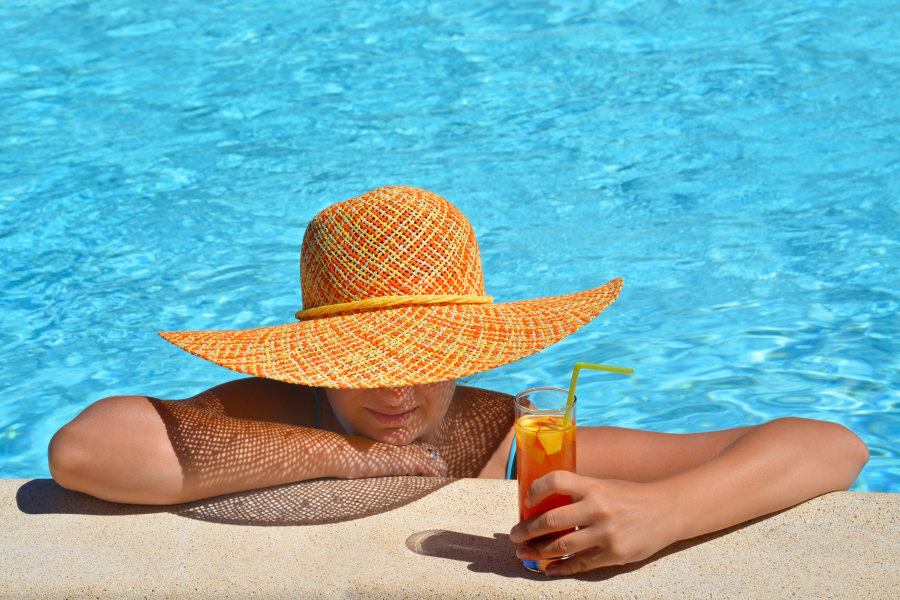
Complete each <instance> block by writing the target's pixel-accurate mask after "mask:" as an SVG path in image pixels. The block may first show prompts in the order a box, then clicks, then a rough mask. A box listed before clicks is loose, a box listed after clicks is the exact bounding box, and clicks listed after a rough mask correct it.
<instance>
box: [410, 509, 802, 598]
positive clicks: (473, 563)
mask: <svg viewBox="0 0 900 600" xmlns="http://www.w3.org/2000/svg"><path fill="white" fill-rule="evenodd" d="M785 510H789V509H785ZM782 512H784V511H778V512H775V513H772V514H769V515H765V516H762V517H758V518H756V519H752V520H750V521H747V522H745V523H741V524H739V525H735V526H733V527H729V528H727V529H722V530H720V531H715V532H712V533H707V534H705V535H701V536H697V537H695V538H691V539H687V540H680V541H678V542H675V543H674V544H671V545H669V546H667V547H665V548H663V549H662V550H660V551H659V552H657V553H656V554H654V555H652V556H650V557H648V558H645V559H644V560H640V561H636V562H632V563H628V564H624V565H613V566H609V567H601V568H599V569H594V570H592V571H588V572H586V573H578V574H577V575H571V576H569V577H566V579H576V580H578V581H586V582H600V581H606V580H608V579H612V578H614V577H618V576H619V575H624V574H626V573H631V572H633V571H637V570H638V569H641V568H643V567H645V566H646V565H649V564H651V563H654V562H656V561H658V560H660V559H662V558H665V557H667V556H671V555H673V554H677V553H679V552H683V551H685V550H688V549H690V548H693V547H694V546H697V545H699V544H703V543H706V542H709V541H712V540H715V539H718V538H720V537H723V536H726V535H728V534H731V533H734V532H736V531H739V530H741V529H743V528H745V527H748V526H750V525H753V524H755V523H759V522H761V521H765V520H767V519H770V518H772V517H774V516H776V515H779V514H781V513H782ZM518 546H519V544H516V543H514V542H512V541H511V540H510V539H509V535H508V534H506V533H495V534H493V537H485V536H480V535H473V534H469V533H461V532H458V531H448V530H445V529H430V530H427V531H420V532H417V533H414V534H412V535H411V536H409V538H407V540H406V547H407V548H408V549H409V550H410V551H411V552H413V553H415V554H419V555H421V556H431V557H435V558H443V559H447V560H458V561H463V562H468V563H469V566H468V569H469V570H470V571H473V572H475V573H493V574H495V575H500V576H501V577H507V578H510V579H527V580H533V581H546V580H547V576H546V575H544V574H541V573H535V572H533V571H529V570H528V569H526V568H525V567H524V566H523V565H522V561H521V560H519V559H518V558H517V557H516V548H518Z"/></svg>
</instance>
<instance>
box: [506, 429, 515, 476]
mask: <svg viewBox="0 0 900 600" xmlns="http://www.w3.org/2000/svg"><path fill="white" fill-rule="evenodd" d="M506 478H507V479H516V438H513V441H512V444H510V447H509V459H508V460H507V461H506Z"/></svg>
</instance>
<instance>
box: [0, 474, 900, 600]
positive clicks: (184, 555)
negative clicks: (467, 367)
mask: <svg viewBox="0 0 900 600" xmlns="http://www.w3.org/2000/svg"><path fill="white" fill-rule="evenodd" d="M515 521H516V500H515V483H514V482H510V481H485V480H471V479H468V480H452V479H425V478H415V477H394V478H383V479H368V480H358V481H335V480H318V481H309V482H304V483H298V484H292V485H285V486H280V487H276V488H269V489H265V490H257V491H254V492H246V493H243V494H233V495H230V496H221V497H218V498H213V499H210V500H206V501H201V502H195V503H192V504H184V505H179V506H172V507H152V506H131V505H120V504H110V503H107V502H103V501H101V500H97V499H94V498H92V497H90V496H86V495H84V494H79V493H77V492H70V491H68V490H64V489H62V488H60V487H59V486H57V485H56V484H55V483H54V482H53V481H51V480H45V479H36V480H24V479H5V480H0V597H3V598H138V597H140V598H251V597H253V598H522V599H524V598H566V599H575V598H661V599H662V598H717V599H718V598H861V599H863V598H864V599H873V598H885V599H892V600H893V599H897V598H900V495H896V494H864V493H848V492H843V493H835V494H828V495H826V496H822V497H820V498H816V499H814V500H811V501H809V502H806V503H804V504H802V505H800V506H797V507H795V508H793V509H791V510H788V511H784V512H781V513H777V514H774V515H770V516H768V517H763V518H761V519H755V520H753V521H750V522H748V523H745V524H744V525H742V526H739V527H734V528H731V529H729V530H726V531H722V532H718V533H715V534H710V535H706V536H703V537H701V538H697V539H694V540H687V541H683V542H679V543H677V544H674V545H673V546H670V547H669V548H666V549H665V550H663V551H661V552H660V553H658V554H657V555H655V556H653V557H651V558H650V559H648V560H645V561H642V562H640V563H635V564H630V565H627V566H623V567H613V568H606V569H601V570H597V571H595V572H592V573H589V574H584V575H579V576H575V577H570V578H565V579H549V578H547V577H544V576H541V575H536V574H533V573H531V572H529V571H527V570H525V569H524V568H523V567H522V566H521V563H520V562H519V561H518V560H517V559H516V558H515V556H514V554H513V553H514V549H515V545H514V544H513V543H511V542H510V541H509V538H508V537H507V533H508V532H509V529H510V527H511V526H512V525H513V524H514V522H515Z"/></svg>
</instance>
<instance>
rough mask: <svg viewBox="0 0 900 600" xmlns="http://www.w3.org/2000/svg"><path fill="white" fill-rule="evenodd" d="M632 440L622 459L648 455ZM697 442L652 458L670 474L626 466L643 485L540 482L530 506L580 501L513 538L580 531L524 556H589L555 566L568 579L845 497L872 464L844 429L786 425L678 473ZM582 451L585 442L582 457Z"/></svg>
mask: <svg viewBox="0 0 900 600" xmlns="http://www.w3.org/2000/svg"><path fill="white" fill-rule="evenodd" d="M732 431H736V430H732ZM579 435H580V433H579ZM627 437H628V436H625V437H624V438H621V439H620V440H619V442H620V446H619V447H618V448H617V449H616V450H615V452H618V453H622V454H626V455H627V454H630V453H631V452H633V453H635V454H640V452H642V450H641V449H639V448H637V447H634V448H629V446H628V444H627V443H626V441H625V440H627ZM679 437H680V440H679ZM635 439H637V438H635ZM660 439H662V438H660ZM697 440H698V438H693V439H692V438H691V437H690V436H675V437H673V438H670V443H669V444H668V445H666V444H662V445H661V449H664V450H665V451H666V452H667V455H665V456H659V457H657V459H654V458H653V457H645V458H644V462H647V463H653V462H657V460H658V461H659V462H660V464H663V465H668V467H667V468H664V469H656V468H655V467H652V466H643V467H640V466H638V465H636V464H633V463H628V462H627V461H626V463H627V464H630V465H631V466H630V467H629V468H631V469H633V470H634V474H635V475H636V477H634V478H633V479H635V480H637V481H644V482H646V483H635V482H634V481H622V480H613V479H595V478H593V477H585V476H582V475H575V474H570V473H564V472H561V471H557V472H554V473H551V474H549V475H547V476H545V477H543V478H541V479H539V480H537V481H536V482H535V483H534V484H533V485H532V486H531V489H530V490H529V494H528V503H529V504H530V505H532V506H533V505H535V504H537V503H539V502H540V501H541V500H543V499H544V498H546V497H547V496H548V495H550V494H551V493H559V494H565V495H570V496H571V497H572V501H573V504H572V505H571V506H566V507H562V508H558V509H554V510H552V511H548V512H547V513H545V514H544V515H541V516H538V517H534V518H532V519H528V520H526V521H523V522H521V523H519V524H518V525H516V527H514V528H513V530H512V532H511V534H510V537H511V538H512V539H513V540H514V541H517V542H527V541H528V540H532V539H534V538H537V537H539V536H542V535H546V534H548V533H553V532H558V531H565V530H568V529H570V528H572V527H575V526H578V527H579V530H578V531H576V532H574V533H571V534H568V535H564V536H562V537H560V538H557V539H554V540H550V541H545V542H533V543H528V544H524V545H523V547H521V548H520V551H519V556H520V557H521V558H527V559H530V560H536V559H538V558H552V557H555V556H562V555H565V554H570V553H577V552H580V554H576V555H575V556H573V557H572V558H570V559H567V560H563V561H556V562H554V563H552V564H551V565H550V570H549V571H548V572H550V573H551V574H560V575H570V574H574V573H579V572H582V571H586V570H589V569H594V568H597V567H601V566H607V565H613V564H624V563H628V562H633V561H636V560H642V559H644V558H647V557H648V556H651V555H652V554H654V553H655V552H657V551H658V550H660V549H662V548H664V547H665V546H668V545H669V544H671V543H673V542H675V541H677V540H680V539H686V538H690V537H694V536H697V535H701V534H703V533H708V532H711V531H717V530H719V529H723V528H725V527H729V526H731V525H736V524H738V523H742V522H744V521H747V520H749V519H752V518H754V517H758V516H761V515H765V514H768V513H771V512H774V511H777V510H781V509H784V508H788V507H790V506H793V505H795V504H798V503H800V502H803V501H805V500H808V499H810V498H813V497H815V496H819V495H821V494H825V493H827V492H832V491H837V490H845V489H847V488H849V487H850V486H851V485H852V484H853V482H854V481H855V480H856V477H857V475H859V472H860V470H861V469H862V467H863V466H864V465H865V464H866V462H867V461H868V457H869V453H868V449H867V448H866V446H865V444H863V442H862V440H860V439H859V438H858V437H857V436H856V435H854V434H853V433H852V432H850V431H849V430H848V429H846V428H845V427H843V426H841V425H836V424H834V423H826V422H821V421H812V420H807V419H778V420H776V421H772V422H770V423H766V424H765V425H760V426H758V427H754V428H752V429H750V430H749V431H745V432H744V433H742V434H741V435H740V436H739V437H737V439H736V440H734V441H733V442H731V443H730V444H728V445H727V447H725V448H724V449H723V450H722V451H721V452H718V453H717V454H715V455H714V456H712V457H710V458H708V460H704V461H703V462H701V463H700V464H696V465H694V466H691V467H690V468H687V469H686V470H682V471H680V472H676V471H677V466H678V464H677V463H678V462H679V461H678V460H677V459H674V460H673V458H672V456H671V455H672V454H678V453H679V448H678V446H679V443H680V444H682V445H683V446H684V448H683V449H686V450H687V452H688V453H689V454H690V453H692V452H696V451H697ZM707 441H708V440H707ZM701 445H702V444H701ZM580 447H581V442H580V440H579V452H581V450H580ZM700 454H701V455H702V452H701V453H700ZM607 469H609V467H607ZM666 470H671V471H673V472H669V473H664V474H663V476H662V477H661V478H659V479H656V480H653V479H652V477H650V476H649V475H651V474H653V473H654V472H657V471H659V472H664V471H666ZM579 471H581V463H580V462H579ZM626 471H627V469H626ZM607 472H608V471H607ZM626 474H627V473H626ZM553 569H556V570H555V572H554V571H553Z"/></svg>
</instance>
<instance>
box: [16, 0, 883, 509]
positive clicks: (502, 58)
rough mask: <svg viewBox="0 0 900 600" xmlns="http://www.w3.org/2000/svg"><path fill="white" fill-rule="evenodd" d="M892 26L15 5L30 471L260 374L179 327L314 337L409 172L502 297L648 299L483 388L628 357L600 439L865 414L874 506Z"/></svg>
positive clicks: (832, 18)
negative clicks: (102, 433) (307, 322)
mask: <svg viewBox="0 0 900 600" xmlns="http://www.w3.org/2000/svg"><path fill="white" fill-rule="evenodd" d="M890 6H892V5H891V4H889V3H882V2H868V3H865V2H854V3H846V2H817V1H809V0H801V1H800V2H797V3H791V4H790V5H788V6H785V7H778V6H773V5H772V4H771V3H765V2H760V1H755V2H748V3H741V4H739V5H735V4H733V3H723V2H712V1H704V2H698V3H691V4H690V5H679V4H677V3H673V2H654V1H648V2H628V1H621V2H617V1H613V2H603V3H600V2H560V3H540V4H537V3H511V2H495V3H485V2H480V1H479V2H424V1H422V2H415V1H413V2H384V1H382V2H344V1H341V2H337V1H333V2H309V3H289V2H277V1H268V2H264V3H263V2H255V1H250V0H247V1H240V2H239V1H218V2H212V3H206V2H205V3H200V2H182V3H168V4H165V5H161V6H151V5H144V6H139V5H138V3H129V2H117V1H114V0H110V1H98V2H90V3H88V2H72V1H66V0H48V1H42V2H38V3H34V2H28V3H25V2H11V3H4V4H3V5H2V6H0V35H2V37H3V39H4V40H5V41H4V44H3V45H2V46H0V60H2V65H3V68H2V70H0V107H2V108H3V120H2V124H0V128H2V132H3V135H2V139H0V149H2V150H0V152H2V156H3V160H2V162H0V169H2V178H0V206H2V211H0V215H2V224H0V227H2V237H0V248H2V256H3V266H4V268H3V270H2V273H0V278H2V279H0V289H2V290H3V293H2V295H0V302H2V312H0V319H2V328H0V335H2V343H3V348H4V352H3V353H2V355H0V365H2V366H0V385H2V389H3V394H2V396H0V476H3V477H47V476H48V475H49V473H48V470H47V462H46V446H47V442H48V441H49V439H50V436H51V435H52V434H53V432H55V431H56V429H58V428H59V427H60V426H61V425H62V424H64V423H65V422H67V421H68V420H70V419H71V418H73V417H74V416H75V415H76V414H77V413H78V412H79V411H80V410H82V409H83V408H84V407H85V406H86V405H88V404H89V403H91V402H93V401H95V400H98V399H99V398H102V397H104V396H107V395H114V394H123V393H138V394H147V395H153V396H157V397H163V398H181V397H186V396H189V395H191V394H194V393H196V392H198V391H200V390H202V389H204V388H206V387H209V386H211V385H214V384H216V383H218V382H221V381H223V380H227V379H231V378H234V377H238V376H239V375H237V374H236V373H233V372H231V371H227V370H225V369H222V368H219V367H216V366H214V365H211V364H209V363H206V362H204V361H202V360H200V359H197V358H194V357H192V356H190V355H188V354H186V353H184V352H182V351H180V350H178V349H176V348H175V347H174V346H171V345H169V344H168V343H166V342H165V341H163V340H162V339H161V338H159V337H158V336H157V335H156V333H155V332H156V331H158V330H192V329H232V328H247V327H253V326H264V325H274V324H277V323H283V322H288V321H291V320H292V315H293V313H294V311H296V310H297V309H298V308H299V307H300V306H301V298H300V291H299V282H298V260H299V253H300V241H301V239H302V236H303V230H304V227H305V225H306V223H307V222H308V221H309V219H310V218H311V217H312V216H313V215H314V214H315V213H316V212H317V211H319V210H320V209H322V208H324V207H325V206H327V205H329V204H332V203H334V202H336V201H340V200H344V199H347V198H351V197H354V196H357V195H359V194H361V193H363V192H366V191H368V190H370V189H373V188H376V187H379V186H382V185H393V184H401V185H414V186H418V187H423V188H426V189H429V190H432V191H434V192H436V193H439V194H441V195H443V196H444V197H445V198H447V199H448V200H450V201H451V202H453V203H455V204H456V205H457V206H459V207H460V208H461V209H462V210H463V212H464V213H465V214H466V215H467V216H468V217H469V219H470V220H471V221H472V223H473V225H474V227H475V230H476V233H477V235H478V239H479V243H480V247H481V250H482V255H483V260H484V270H485V274H486V278H485V279H486V287H487V291H488V293H490V294H493V295H494V296H495V297H496V298H497V300H498V301H511V300H518V299H523V298H530V297H538V296H547V295H554V294H561V293H568V292H574V291H578V290H581V289H585V288H588V287H593V286H597V285H601V284H603V283H605V282H606V281H608V280H609V279H611V278H613V277H615V276H622V277H624V279H625V289H624V291H623V293H622V295H621V297H620V298H619V300H618V301H617V302H616V303H615V304H614V305H613V306H612V307H610V308H609V309H608V310H607V311H605V312H604V313H603V315H602V316H601V317H600V318H599V319H598V320H597V321H595V322H594V323H592V324H591V325H589V326H588V327H586V328H585V329H583V330H582V331H580V332H579V333H577V334H576V335H574V336H572V337H570V338H568V339H566V340H564V341H563V342H562V343H560V344H558V345H556V346H554V347H552V348H550V349H548V350H546V351H545V352H543V353H541V354H539V355H536V356H534V357H531V358H528V359H526V360H523V361H521V362H519V363H515V364H513V365H510V366H508V367H506V368H504V369H500V370H498V371H497V372H493V373H488V374H486V375H485V376H484V377H483V378H482V379H481V381H480V384H481V385H484V386H485V387H494V388H496V389H501V390H504V391H509V392H515V391H517V390H519V389H522V388H525V387H528V386H532V385H536V384H542V385H558V386H565V385H566V384H567V381H568V376H569V373H570V372H571V366H572V364H573V363H575V362H576V361H578V360H589V361H593V362H605V363H607V364H614V365H620V366H630V367H633V368H634V369H635V371H636V374H635V376H634V377H632V378H628V379H619V380H607V381H601V379H602V378H601V377H599V376H596V374H592V373H586V374H584V375H583V376H582V378H581V383H580V384H579V398H580V400H581V402H582V407H581V409H580V410H581V418H582V421H583V422H584V421H589V422H591V423H594V424H613V425H621V426H626V427H642V428H649V429H655V430H661V431H678V432H680V431H698V430H705V429H712V428H722V427H733V426H739V425H746V424H751V423H758V422H760V421H763V420H766V419H771V418H775V417H779V416H783V415H796V416H808V417H814V418H819V419H826V420H831V421H836V422H840V423H843V424H845V425H847V426H849V427H851V428H852V429H853V430H854V431H856V432H857V433H858V434H859V435H861V436H862V437H863V438H864V439H865V441H866V443H867V444H868V445H869V448H870V449H871V453H872V459H871V461H870V463H869V465H868V466H867V467H866V469H865V470H864V471H863V473H862V475H861V477H860V479H859V481H858V482H857V484H856V486H855V487H854V488H853V489H856V490H864V491H900V442H898V440H900V414H898V411H897V408H898V399H900V394H898V391H897V389H898V383H900V363H898V358H897V357H898V356H900V342H898V338H900V321H898V317H897V313H898V307H900V288H898V277H897V274H898V273H900V258H898V234H897V230H898V229H900V227H898V226H900V201H898V197H900V193H898V192H900V178H898V174H900V166H898V165H900V143H898V140H900V122H898V117H897V115H898V114H900V100H898V96H897V94H896V90H897V89H900V53H898V45H897V42H896V40H898V39H900V23H898V22H897V21H896V20H895V19H894V20H891V19H885V18H884V16H885V14H890V13H889V12H886V11H889V8H890ZM588 405H590V406H591V407H592V408H590V409H588Z"/></svg>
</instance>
